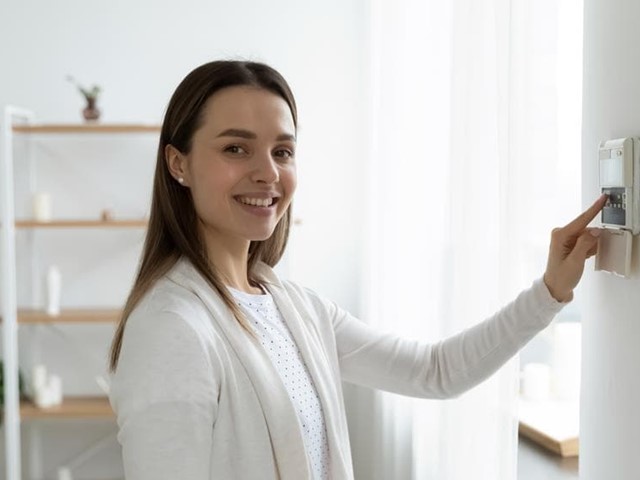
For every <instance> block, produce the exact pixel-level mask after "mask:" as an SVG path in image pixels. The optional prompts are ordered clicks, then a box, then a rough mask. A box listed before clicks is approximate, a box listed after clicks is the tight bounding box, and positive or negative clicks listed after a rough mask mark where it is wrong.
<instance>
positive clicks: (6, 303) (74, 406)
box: [0, 107, 160, 480]
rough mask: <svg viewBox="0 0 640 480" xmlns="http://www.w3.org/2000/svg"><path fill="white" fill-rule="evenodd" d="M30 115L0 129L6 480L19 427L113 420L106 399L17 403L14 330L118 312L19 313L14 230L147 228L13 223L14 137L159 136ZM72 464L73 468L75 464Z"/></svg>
mask: <svg viewBox="0 0 640 480" xmlns="http://www.w3.org/2000/svg"><path fill="white" fill-rule="evenodd" d="M33 120H34V114H33V112H30V111H28V110H25V109H22V108H16V107H6V109H5V112H4V121H3V124H2V128H3V131H2V134H3V152H2V157H1V158H0V200H1V210H0V212H1V217H0V218H1V220H0V221H1V223H0V241H1V243H0V267H1V270H0V294H1V297H0V300H1V302H2V310H1V311H0V315H1V323H0V325H1V328H2V339H3V362H4V411H3V415H4V422H3V425H2V428H3V429H4V435H5V457H6V470H5V472H4V478H5V479H6V480H22V479H23V478H25V476H24V475H23V473H22V472H21V464H22V462H21V454H22V452H21V448H20V445H21V438H20V437H21V423H22V421H36V420H39V419H69V418H73V419H86V418H92V419H96V418H97V419H100V418H103V419H110V420H112V419H113V412H112V411H111V408H110V405H109V402H108V399H107V398H106V397H94V396H92V397H75V398H74V397H70V398H65V400H64V401H63V404H62V405H61V406H58V407H53V408H49V409H38V408H37V407H35V406H34V405H33V404H31V403H30V402H22V403H21V402H20V394H19V386H18V371H19V364H18V363H19V362H18V358H19V357H18V330H19V328H20V327H21V326H22V327H23V328H30V325H51V324H80V323H85V324H86V323H89V324H91V323H94V324H95V323H105V322H115V321H117V319H118V318H119V314H120V311H119V310H118V309H104V308H101V309H93V308H83V309H63V311H62V312H61V313H60V315H59V316H57V317H55V318H52V317H50V316H48V315H46V313H44V312H42V311H40V310H38V309H20V308H19V307H18V285H17V279H16V230H19V229H96V228H109V229H114V228H117V229H131V228H134V229H141V228H145V227H146V220H145V219H138V218H132V219H119V220H95V219H74V218H71V219H56V220H54V221H51V222H46V223H44V222H37V221H34V220H32V219H29V218H24V219H22V218H21V219H16V216H15V211H16V209H15V204H14V203H15V188H14V187H15V185H14V178H15V177H14V135H15V134H22V135H25V134H27V135H28V134H55V135H63V134H83V133H90V134H93V135H95V134H129V133H158V132H159V131H160V127H159V126H157V125H140V124H109V125H105V124H80V125H63V124H58V125H37V124H34V123H33ZM108 440H109V438H107V439H105V440H104V441H101V442H98V444H96V445H97V446H96V445H94V446H91V447H89V449H88V450H87V451H85V452H83V453H81V454H80V455H79V456H78V457H77V459H76V460H77V461H81V460H82V459H85V458H87V457H88V456H89V455H93V454H94V453H95V451H96V448H99V447H100V446H101V445H103V444H104V443H105V442H106V441H108ZM77 461H74V464H75V463H77Z"/></svg>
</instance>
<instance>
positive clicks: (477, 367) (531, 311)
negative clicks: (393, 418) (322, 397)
mask: <svg viewBox="0 0 640 480" xmlns="http://www.w3.org/2000/svg"><path fill="white" fill-rule="evenodd" d="M564 305H565V304H563V303H559V302H557V301H556V300H555V299H554V298H553V297H552V296H551V294H550V293H549V290H548V289H547V287H546V285H545V284H544V282H543V281H542V279H541V278H540V279H537V280H536V281H535V282H533V285H532V286H531V287H530V288H529V289H527V290H524V291H523V292H521V293H520V294H519V295H518V297H517V298H516V299H515V300H514V301H512V302H511V303H509V304H508V305H506V306H505V307H504V308H502V309H501V310H500V311H498V312H497V313H496V314H494V315H493V316H492V317H490V318H488V319H486V320H485V321H483V322H481V323H479V324H477V325H475V326H473V327H471V328H469V329H467V330H464V331H462V332H461V333H459V334H457V335H454V336H452V337H450V338H447V339H445V340H443V341H441V342H438V343H434V344H430V343H425V342H420V341H417V340H410V339H404V338H401V337H398V336H395V335H390V334H386V333H381V332H378V331H376V330H375V329H374V328H372V327H371V326H368V325H366V324H365V323H363V322H361V321H359V320H357V319H355V318H354V317H352V316H351V315H350V314H349V313H347V312H345V311H344V310H341V309H340V308H339V307H337V306H335V305H333V304H330V306H329V315H330V317H331V319H332V323H333V328H334V334H335V339H336V348H337V354H338V362H339V365H340V372H341V375H342V379H343V380H345V381H347V382H351V383H355V384H358V385H363V386H368V387H372V388H378V389H382V390H387V391H391V392H396V393H400V394H403V395H409V396H414V397H422V398H449V397H455V396H457V395H459V394H461V393H463V392H465V391H467V390H469V389H471V388H472V387H474V386H476V385H477V384H479V383H481V382H482V381H483V380H485V379H486V378H488V377H489V376H490V375H492V374H493V373H494V372H496V371H497V370H498V369H499V368H500V367H501V366H502V365H503V364H504V363H505V362H506V361H507V360H509V359H510V358H511V357H512V356H513V355H515V354H516V353H517V352H518V350H519V349H520V348H522V347H523V346H524V345H525V344H526V343H527V342H528V341H529V340H530V339H531V338H533V337H534V336H535V335H536V334H537V333H538V332H539V331H540V330H542V329H543V328H545V327H546V326H547V325H548V324H549V323H550V322H551V320H552V319H553V317H554V316H555V314H556V313H557V312H559V311H560V310H561V309H562V307H563V306H564Z"/></svg>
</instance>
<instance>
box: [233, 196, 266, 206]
mask: <svg viewBox="0 0 640 480" xmlns="http://www.w3.org/2000/svg"><path fill="white" fill-rule="evenodd" d="M238 200H240V202H242V203H244V204H245V205H255V206H257V207H269V206H271V204H272V203H273V198H249V197H238Z"/></svg>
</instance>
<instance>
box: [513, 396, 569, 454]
mask: <svg viewBox="0 0 640 480" xmlns="http://www.w3.org/2000/svg"><path fill="white" fill-rule="evenodd" d="M518 418H519V423H520V428H519V431H520V435H521V436H523V437H526V438H528V439H529V440H530V441H532V442H534V443H537V444H538V445H540V446H542V447H544V448H546V449H547V450H548V451H550V452H552V453H555V454H556V455H558V456H561V457H577V456H578V438H579V431H580V406H579V404H578V403H576V402H566V401H564V402H563V401H553V400H549V401H538V402H533V401H527V400H523V399H521V400H520V402H519V410H518Z"/></svg>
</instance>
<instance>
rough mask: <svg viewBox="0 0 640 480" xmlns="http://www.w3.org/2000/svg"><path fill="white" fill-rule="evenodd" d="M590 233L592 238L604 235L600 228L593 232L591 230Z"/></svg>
mask: <svg viewBox="0 0 640 480" xmlns="http://www.w3.org/2000/svg"><path fill="white" fill-rule="evenodd" d="M589 233H590V234H591V236H592V237H599V236H600V234H601V233H602V230H601V229H600V228H592V229H591V230H589Z"/></svg>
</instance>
